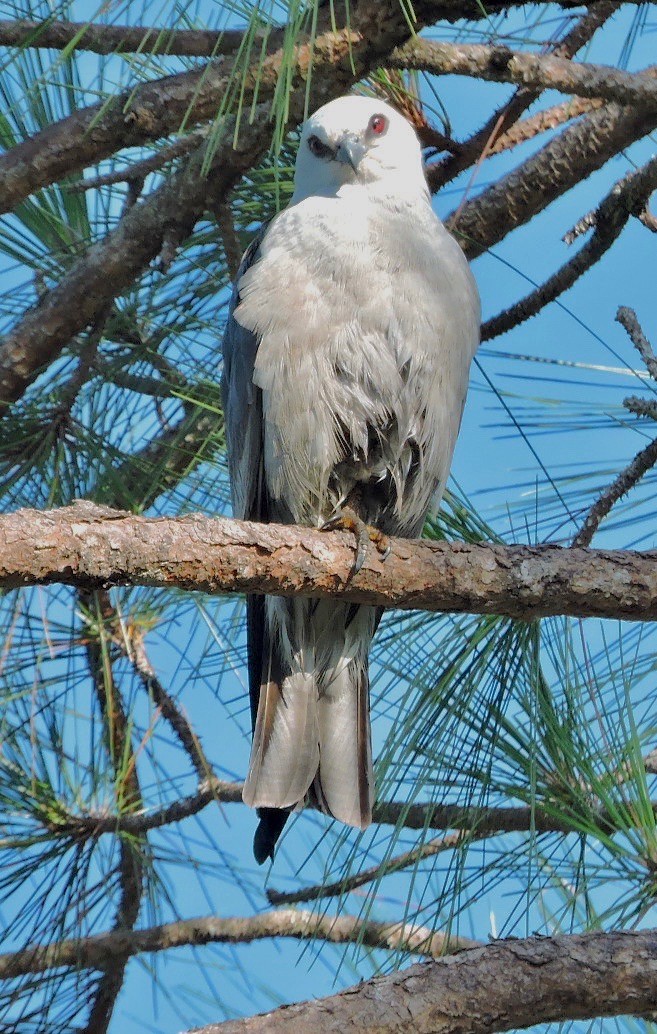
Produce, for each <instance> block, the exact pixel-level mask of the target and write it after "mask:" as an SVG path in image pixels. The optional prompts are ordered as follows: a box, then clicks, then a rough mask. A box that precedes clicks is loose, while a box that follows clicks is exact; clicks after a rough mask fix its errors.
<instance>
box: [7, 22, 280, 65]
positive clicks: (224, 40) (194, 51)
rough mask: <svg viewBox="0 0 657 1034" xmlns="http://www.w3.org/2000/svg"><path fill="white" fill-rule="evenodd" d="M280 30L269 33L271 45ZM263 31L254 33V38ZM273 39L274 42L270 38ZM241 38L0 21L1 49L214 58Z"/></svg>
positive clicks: (238, 34)
mask: <svg viewBox="0 0 657 1034" xmlns="http://www.w3.org/2000/svg"><path fill="white" fill-rule="evenodd" d="M281 35H282V32H281V30H274V31H273V32H272V33H271V34H270V40H271V42H272V43H274V41H275V40H276V37H278V42H280V38H281ZM261 36H262V32H258V33H256V39H259V38H260V37H261ZM271 37H273V39H272V38H271ZM243 39H244V33H243V32H242V31H241V30H239V29H228V30H226V31H224V32H217V31H212V30H210V29H170V28H166V27H164V26H163V27H158V26H146V25H98V24H96V25H93V24H91V23H89V22H67V21H61V22H60V21H56V20H55V19H47V20H46V21H42V22H37V21H32V20H30V19H29V18H12V19H11V20H10V19H3V20H2V21H0V47H21V46H22V47H41V48H44V49H46V48H47V49H51V50H64V49H65V48H67V47H70V46H72V45H74V46H75V49H76V50H88V51H90V52H91V53H94V54H128V53H136V52H139V53H140V54H177V55H180V56H185V57H215V56H216V55H217V54H233V53H235V51H236V50H237V49H238V47H239V46H240V43H241V42H242V40H243Z"/></svg>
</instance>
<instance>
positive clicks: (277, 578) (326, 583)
mask: <svg viewBox="0 0 657 1034" xmlns="http://www.w3.org/2000/svg"><path fill="white" fill-rule="evenodd" d="M354 554H355V545H354V542H353V541H352V536H351V535H350V534H348V533H345V532H335V533H328V534H327V533H324V532H321V531H315V530H313V529H310V528H291V527H285V526H283V525H276V524H268V525H258V524H251V523H246V522H240V521H232V520H227V519H212V518H207V517H203V516H201V515H198V514H195V515H190V516H186V517H181V518H161V519H148V518H144V517H134V516H131V515H129V514H124V513H122V512H121V511H116V510H110V509H108V508H103V507H96V506H94V504H92V503H78V504H76V505H74V506H72V507H65V508H62V509H61V510H51V511H44V512H41V511H37V510H19V511H17V512H16V513H13V514H6V515H3V516H0V585H2V586H4V587H5V588H9V589H10V588H16V587H19V586H21V585H43V584H49V583H53V582H63V583H65V584H73V585H79V586H82V587H88V588H98V587H105V586H109V585H128V584H130V585H151V586H160V587H172V586H176V587H178V588H183V589H198V590H201V591H204V592H211V593H217V592H245V593H249V592H251V593H252V592H266V593H270V594H273V595H281V596H293V595H294V596H296V595H301V596H312V597H315V598H320V599H342V600H347V601H349V602H354V603H368V604H376V605H382V606H389V607H399V608H402V609H422V610H430V611H454V612H469V613H482V614H503V615H508V616H510V617H515V618H521V619H524V620H530V619H533V618H536V617H542V616H546V615H549V614H567V615H575V616H580V617H594V616H595V617H614V618H625V619H628V620H635V621H648V620H654V619H655V618H656V617H657V562H656V561H657V555H656V554H654V553H639V552H632V551H620V550H616V551H611V550H610V551H606V550H605V551H603V550H595V551H592V552H589V551H586V550H575V549H565V548H563V547H560V546H555V545H544V546H500V545H485V544H483V543H476V544H470V543H462V542H459V543H444V542H429V541H426V540H422V541H409V540H406V539H393V540H391V551H390V554H389V556H388V557H387V558H386V559H385V560H384V559H382V558H381V557H380V556H379V555H378V553H376V552H375V551H374V550H370V553H369V556H368V558H367V561H366V563H365V565H364V567H363V568H362V570H361V571H360V572H359V573H358V575H357V576H355V577H352V573H353V565H354Z"/></svg>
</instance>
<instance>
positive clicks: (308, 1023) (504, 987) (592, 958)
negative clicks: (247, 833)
mask: <svg viewBox="0 0 657 1034" xmlns="http://www.w3.org/2000/svg"><path fill="white" fill-rule="evenodd" d="M656 1000H657V931H654V930H645V931H641V932H640V933H638V932H632V933H599V932H596V933H589V934H580V935H570V936H557V937H527V938H525V939H523V940H520V939H519V940H509V941H494V942H493V943H492V944H488V945H486V946H484V947H480V948H473V949H470V950H469V951H463V952H459V954H457V955H452V956H450V957H448V958H444V959H441V960H440V961H437V962H432V963H429V964H426V963H425V964H418V965H414V966H410V967H409V968H408V969H405V970H401V971H399V972H396V973H392V974H390V976H384V977H374V979H372V980H368V981H366V982H364V983H362V984H359V985H358V986H357V987H352V988H349V990H347V991H343V992H342V993H341V994H337V995H332V996H331V997H330V998H323V999H320V1000H319V1001H313V1002H303V1003H301V1004H299V1005H291V1006H287V1007H284V1008H282V1009H277V1010H276V1011H275V1012H270V1013H267V1014H266V1015H261V1016H252V1017H249V1018H248V1019H244V1020H230V1021H228V1022H227V1023H219V1024H212V1025H210V1026H209V1027H204V1028H203V1030H202V1032H201V1031H197V1034H259V1032H260V1031H262V1032H263V1034H264V1032H265V1031H266V1032H267V1034H277V1032H279V1031H280V1032H281V1034H283V1032H285V1034H307V1032H308V1031H309V1030H316V1031H322V1034H356V1032H357V1031H358V1032H359V1031H367V1032H368V1034H493V1032H498V1031H505V1030H510V1029H511V1028H513V1027H531V1026H534V1024H536V1023H545V1022H549V1021H552V1020H555V1021H557V1020H558V1021H563V1020H569V1019H591V1018H593V1017H599V1016H620V1015H623V1014H624V1013H634V1014H641V1013H647V1012H650V1011H652V1010H654V1007H655V1001H656Z"/></svg>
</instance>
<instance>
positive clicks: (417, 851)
mask: <svg viewBox="0 0 657 1034" xmlns="http://www.w3.org/2000/svg"><path fill="white" fill-rule="evenodd" d="M489 836H494V834H493V833H491V832H490V831H487V832H484V833H482V834H481V836H478V835H475V836H474V837H472V836H470V831H469V830H465V831H463V832H460V833H450V834H448V835H447V836H445V837H441V838H440V839H436V840H429V841H428V843H426V844H420V845H419V846H418V847H414V848H412V849H411V850H410V851H404V852H403V854H400V855H397V857H396V858H388V859H387V861H383V862H381V863H380V864H378V865H372V866H371V867H370V868H369V869H361V870H360V872H356V873H354V874H353V875H352V876H347V877H345V879H343V880H337V881H336V882H335V883H317V884H315V886H313V887H302V888H301V890H291V891H285V892H282V891H279V890H274V888H273V887H270V888H268V890H267V900H268V901H269V904H270V905H294V904H297V903H298V902H300V901H319V900H320V899H321V898H332V897H335V896H336V895H343V894H349V893H351V891H353V890H357V889H358V887H364V886H365V884H366V883H372V882H373V881H374V880H379V879H383V877H384V876H391V875H392V874H393V873H395V872H401V871H402V870H403V869H407V868H408V866H409V865H417V864H418V863H419V862H422V861H424V860H425V859H426V858H433V857H434V856H435V855H438V854H442V853H443V852H444V851H454V850H456V848H457V847H460V846H461V845H462V844H464V843H467V842H469V841H470V840H472V839H484V838H485V837H489Z"/></svg>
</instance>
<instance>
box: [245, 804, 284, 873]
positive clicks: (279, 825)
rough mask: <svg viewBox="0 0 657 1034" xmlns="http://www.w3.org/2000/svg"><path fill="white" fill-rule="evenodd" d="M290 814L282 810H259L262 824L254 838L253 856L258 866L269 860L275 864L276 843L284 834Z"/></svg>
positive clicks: (259, 824)
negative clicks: (284, 827)
mask: <svg viewBox="0 0 657 1034" xmlns="http://www.w3.org/2000/svg"><path fill="white" fill-rule="evenodd" d="M289 814H290V813H289V811H284V810H282V809H281V808H258V818H259V819H260V822H259V823H258V828H257V829H256V831H255V836H254V838H253V856H254V858H255V860H256V862H257V863H258V865H262V863H263V862H266V861H267V859H268V858H271V860H272V862H273V860H274V848H275V847H276V841H277V840H278V838H279V836H280V835H281V833H282V832H283V826H284V825H285V823H286V822H287V819H288V815H289Z"/></svg>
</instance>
